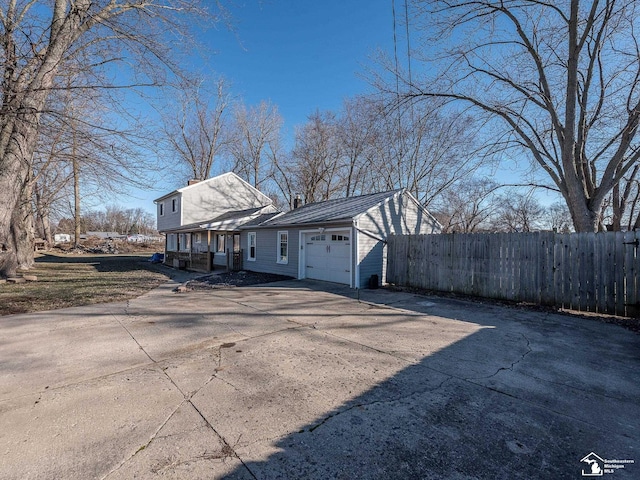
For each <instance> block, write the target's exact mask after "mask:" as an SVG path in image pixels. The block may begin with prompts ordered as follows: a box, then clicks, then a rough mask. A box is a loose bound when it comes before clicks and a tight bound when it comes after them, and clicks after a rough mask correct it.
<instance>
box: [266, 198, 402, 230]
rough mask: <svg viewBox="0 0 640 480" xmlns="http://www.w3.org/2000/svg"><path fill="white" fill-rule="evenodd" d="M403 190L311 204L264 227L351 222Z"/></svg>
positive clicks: (283, 215)
mask: <svg viewBox="0 0 640 480" xmlns="http://www.w3.org/2000/svg"><path fill="white" fill-rule="evenodd" d="M400 191H401V190H391V191H388V192H381V193H372V194H369V195H362V196H359V197H348V198H336V199H335V200H327V201H324V202H317V203H309V204H307V205H304V206H302V207H299V208H296V209H294V210H290V211H289V212H287V213H284V214H282V215H279V216H277V217H275V218H272V219H271V220H268V221H266V222H264V223H263V224H262V225H261V226H263V227H271V226H273V227H276V226H282V225H300V224H313V223H328V222H338V221H341V220H351V219H352V218H354V217H356V216H358V215H360V214H362V213H365V212H366V211H367V210H369V209H370V208H372V207H375V206H376V205H378V204H380V203H381V202H384V201H385V200H387V199H388V198H390V197H393V196H394V195H396V194H397V193H398V192H400Z"/></svg>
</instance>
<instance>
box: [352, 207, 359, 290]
mask: <svg viewBox="0 0 640 480" xmlns="http://www.w3.org/2000/svg"><path fill="white" fill-rule="evenodd" d="M358 231H359V230H358V220H356V219H355V218H354V219H353V243H354V247H353V248H354V250H355V255H356V258H355V262H353V264H354V265H355V270H356V271H355V275H354V279H353V281H354V283H355V285H352V286H351V287H352V288H353V287H355V288H356V289H360V244H359V243H360V242H359V239H358Z"/></svg>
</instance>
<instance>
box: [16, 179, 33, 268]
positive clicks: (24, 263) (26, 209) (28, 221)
mask: <svg viewBox="0 0 640 480" xmlns="http://www.w3.org/2000/svg"><path fill="white" fill-rule="evenodd" d="M30 199H31V188H30V186H29V185H27V186H25V187H24V188H23V190H22V195H21V197H20V200H19V201H18V204H17V205H16V207H15V209H14V212H13V216H12V219H11V236H12V237H13V245H14V248H15V252H16V261H17V264H18V268H22V269H29V268H31V267H33V264H34V254H33V251H34V243H35V238H34V233H33V210H32V208H31V202H30Z"/></svg>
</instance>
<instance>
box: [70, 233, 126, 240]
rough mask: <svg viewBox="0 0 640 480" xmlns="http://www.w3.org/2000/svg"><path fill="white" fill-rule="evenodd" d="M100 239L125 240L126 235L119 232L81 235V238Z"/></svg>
mask: <svg viewBox="0 0 640 480" xmlns="http://www.w3.org/2000/svg"><path fill="white" fill-rule="evenodd" d="M82 237H84V238H85V239H87V238H91V237H94V238H99V239H100V240H113V239H118V238H125V237H126V235H121V234H119V233H118V232H87V233H86V234H85V235H81V236H80V238H82Z"/></svg>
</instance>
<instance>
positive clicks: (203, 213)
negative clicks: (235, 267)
mask: <svg viewBox="0 0 640 480" xmlns="http://www.w3.org/2000/svg"><path fill="white" fill-rule="evenodd" d="M154 203H155V204H156V214H157V224H158V231H159V232H161V233H164V234H166V237H165V238H166V240H165V263H166V264H169V265H172V266H175V267H180V268H187V269H190V270H199V271H205V272H208V271H211V270H212V269H214V268H215V267H216V266H218V267H221V268H228V267H230V266H232V262H233V258H234V252H235V253H236V255H235V257H236V262H237V261H239V260H240V257H239V255H240V250H241V246H240V230H239V227H240V226H241V225H243V224H245V223H247V222H251V221H255V220H256V219H266V218H267V217H265V215H267V216H268V215H269V214H270V215H273V214H275V213H276V212H277V209H276V208H275V207H274V206H273V203H272V201H271V199H270V198H269V197H267V196H266V195H264V194H263V193H262V192H260V191H259V190H257V189H256V188H254V187H252V186H251V185H250V184H248V183H247V182H245V181H244V180H242V179H241V178H240V177H239V176H237V175H236V174H235V173H231V172H230V173H225V174H223V175H219V176H217V177H213V178H209V179H208V180H204V181H201V182H189V185H187V186H186V187H183V188H179V189H177V190H174V191H173V192H170V193H167V194H166V195H163V196H162V197H160V198H157V199H156V200H154Z"/></svg>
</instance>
